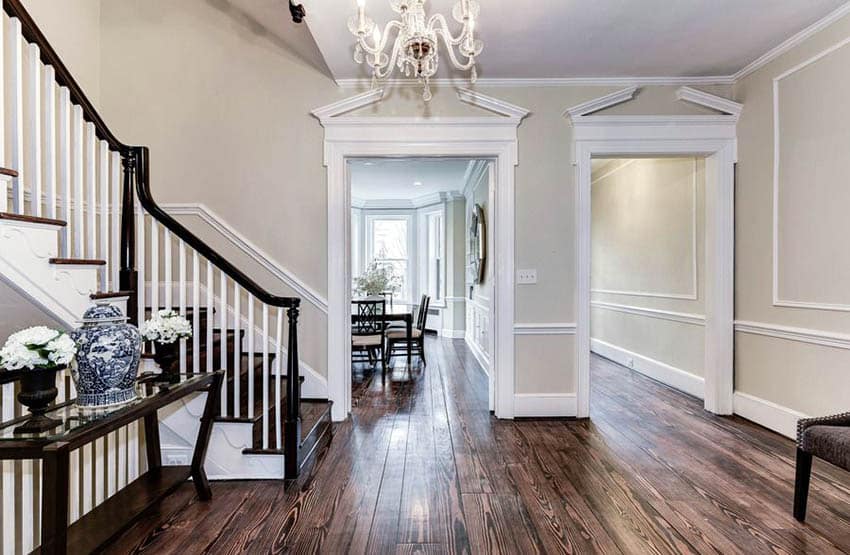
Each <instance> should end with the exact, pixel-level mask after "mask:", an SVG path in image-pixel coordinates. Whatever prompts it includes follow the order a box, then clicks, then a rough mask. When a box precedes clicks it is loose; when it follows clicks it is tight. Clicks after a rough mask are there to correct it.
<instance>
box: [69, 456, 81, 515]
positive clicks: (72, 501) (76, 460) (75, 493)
mask: <svg viewBox="0 0 850 555" xmlns="http://www.w3.org/2000/svg"><path fill="white" fill-rule="evenodd" d="M68 468H69V480H68V481H69V482H70V487H69V491H68V504H69V512H68V520H69V521H70V522H74V521H75V520H77V519H78V518H80V505H81V501H80V480H79V478H80V450H79V449H74V450H73V451H71V453H70V454H69V456H68Z"/></svg>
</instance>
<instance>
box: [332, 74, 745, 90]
mask: <svg viewBox="0 0 850 555" xmlns="http://www.w3.org/2000/svg"><path fill="white" fill-rule="evenodd" d="M430 83H431V85H432V86H434V87H468V86H469V80H468V79H452V78H448V79H431V81H430ZM734 83H735V79H734V77H733V76H732V75H703V76H694V77H672V76H659V77H629V76H623V77H540V78H536V77H532V78H504V79H496V78H493V79H482V78H479V79H478V80H477V81H476V82H475V86H476V87H481V88H487V87H517V88H521V87H629V86H653V85H654V86H675V85H733V84H734ZM336 84H337V86H339V87H340V88H343V89H363V88H368V87H370V86H371V81H370V80H369V79H336ZM381 85H382V86H384V87H421V86H422V83H419V82H418V81H417V80H416V79H385V80H383V81H381Z"/></svg>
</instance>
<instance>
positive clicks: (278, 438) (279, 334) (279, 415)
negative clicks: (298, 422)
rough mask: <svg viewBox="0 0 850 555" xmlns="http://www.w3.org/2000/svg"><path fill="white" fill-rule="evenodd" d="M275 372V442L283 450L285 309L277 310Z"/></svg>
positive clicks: (277, 447) (276, 446)
mask: <svg viewBox="0 0 850 555" xmlns="http://www.w3.org/2000/svg"><path fill="white" fill-rule="evenodd" d="M274 355H275V356H274V360H275V365H274V368H275V372H274V411H275V420H274V441H275V448H276V449H283V443H282V442H283V437H282V435H283V434H282V433H281V426H282V425H283V408H282V407H281V406H280V374H281V371H280V365H281V364H283V362H282V361H283V308H282V307H278V308H277V326H276V328H275V351H274Z"/></svg>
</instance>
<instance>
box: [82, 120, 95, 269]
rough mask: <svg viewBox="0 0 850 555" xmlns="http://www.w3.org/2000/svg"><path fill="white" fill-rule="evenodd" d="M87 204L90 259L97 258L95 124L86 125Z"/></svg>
mask: <svg viewBox="0 0 850 555" xmlns="http://www.w3.org/2000/svg"><path fill="white" fill-rule="evenodd" d="M85 156H86V204H88V207H87V208H88V211H87V216H88V218H87V220H88V222H87V223H86V236H87V237H88V241H87V243H88V244H87V245H86V249H87V250H86V252H87V256H88V257H89V258H97V173H96V172H97V158H96V157H97V135H95V130H94V124H93V123H91V122H88V123H86V154H85Z"/></svg>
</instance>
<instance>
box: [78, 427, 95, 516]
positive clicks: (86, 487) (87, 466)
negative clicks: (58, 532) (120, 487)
mask: <svg viewBox="0 0 850 555" xmlns="http://www.w3.org/2000/svg"><path fill="white" fill-rule="evenodd" d="M93 447H94V446H93V445H92V444H91V443H88V444H86V445H83V446H82V447H80V451H82V452H83V468H82V473H83V490H82V491H81V492H80V497H81V498H82V502H83V513H82V514H86V513H88V512H89V511H90V510H92V499H93V493H94V492H93V486H92V474H93V472H92V471H93V468H92V467H93V464H92V451H93V450H94V449H93Z"/></svg>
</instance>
